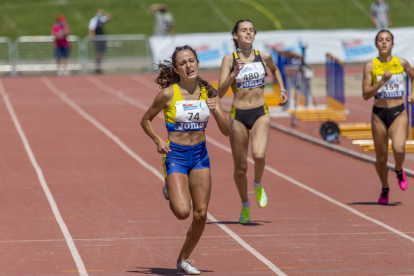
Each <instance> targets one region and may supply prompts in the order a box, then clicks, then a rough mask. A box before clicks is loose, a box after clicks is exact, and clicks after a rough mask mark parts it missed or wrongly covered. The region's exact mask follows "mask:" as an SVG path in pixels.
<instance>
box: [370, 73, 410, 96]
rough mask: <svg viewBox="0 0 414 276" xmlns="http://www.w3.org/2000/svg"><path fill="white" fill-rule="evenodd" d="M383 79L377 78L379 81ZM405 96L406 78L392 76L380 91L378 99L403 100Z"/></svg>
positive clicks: (398, 75)
mask: <svg viewBox="0 0 414 276" xmlns="http://www.w3.org/2000/svg"><path fill="white" fill-rule="evenodd" d="M381 79H382V75H380V76H377V81H380V80H381ZM403 95H404V76H403V75H402V74H395V75H392V77H391V79H389V80H388V81H387V82H386V83H385V84H384V85H383V86H381V87H380V89H378V92H377V95H376V98H378V99H390V98H401V97H402V96H403Z"/></svg>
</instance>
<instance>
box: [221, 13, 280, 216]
mask: <svg viewBox="0 0 414 276" xmlns="http://www.w3.org/2000/svg"><path fill="white" fill-rule="evenodd" d="M232 35H233V39H234V43H235V45H236V49H237V52H234V53H232V54H229V55H227V56H225V57H224V58H223V62H222V65H221V72H220V80H219V87H218V90H217V92H218V94H219V97H223V96H224V95H225V94H226V92H227V90H228V89H229V87H230V86H231V87H232V89H233V92H234V99H233V104H232V108H231V111H230V128H231V133H230V144H231V148H232V153H233V162H234V181H235V182H236V186H237V189H238V191H239V194H240V198H241V201H242V211H241V214H240V219H239V222H240V223H249V222H250V201H249V198H248V196H247V178H246V172H247V150H248V145H249V136H250V135H251V141H252V155H253V159H254V181H253V186H254V191H255V196H256V203H257V204H258V206H259V207H260V208H264V207H265V206H266V205H267V196H266V193H265V191H264V189H263V186H262V176H263V171H264V167H265V154H266V149H267V143H268V140H269V133H270V115H269V114H268V113H269V110H268V108H267V106H266V102H265V98H264V95H263V93H264V85H265V76H266V67H267V68H269V70H270V72H271V73H272V75H273V76H274V78H275V79H276V81H277V82H278V85H279V88H280V91H281V98H282V102H281V103H280V104H279V105H281V106H283V105H285V104H286V103H287V99H288V98H287V94H286V90H285V88H284V85H283V80H282V76H281V75H280V72H279V69H278V68H277V66H276V64H275V63H274V61H273V59H272V56H271V55H270V53H269V52H266V51H257V50H254V49H253V41H254V38H255V35H256V29H255V28H254V25H253V23H252V22H251V21H250V20H248V19H244V20H239V21H238V22H237V23H236V25H235V26H234V28H233V30H232Z"/></svg>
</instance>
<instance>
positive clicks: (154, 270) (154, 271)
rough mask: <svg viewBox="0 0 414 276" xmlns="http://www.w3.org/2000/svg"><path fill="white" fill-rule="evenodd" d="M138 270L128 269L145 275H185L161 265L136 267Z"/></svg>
mask: <svg viewBox="0 0 414 276" xmlns="http://www.w3.org/2000/svg"><path fill="white" fill-rule="evenodd" d="M136 269H137V270H131V271H126V272H130V273H138V274H144V275H183V273H182V272H179V271H178V270H177V269H172V268H159V267H136ZM200 271H201V272H205V273H208V272H213V271H211V270H200Z"/></svg>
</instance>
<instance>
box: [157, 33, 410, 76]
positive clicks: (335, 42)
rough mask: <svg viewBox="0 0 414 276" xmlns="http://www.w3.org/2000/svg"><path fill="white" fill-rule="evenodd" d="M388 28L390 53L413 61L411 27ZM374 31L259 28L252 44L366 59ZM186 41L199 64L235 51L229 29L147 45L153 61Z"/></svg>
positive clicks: (210, 64)
mask: <svg viewBox="0 0 414 276" xmlns="http://www.w3.org/2000/svg"><path fill="white" fill-rule="evenodd" d="M390 31H391V32H392V33H393V35H394V43H395V45H394V49H393V52H392V53H393V55H394V56H397V57H400V58H404V59H406V60H408V62H409V63H410V64H412V65H414V47H413V46H412V41H413V39H412V38H413V37H414V27H407V28H393V29H390ZM377 32H378V31H377V30H374V29H372V30H355V29H343V30H303V31H302V30H283V31H263V32H258V33H257V35H256V39H255V41H254V43H253V47H254V48H255V49H257V50H262V51H269V50H270V49H271V48H277V49H279V50H280V51H293V52H295V53H297V54H302V52H301V45H302V44H304V45H306V46H307V48H306V55H305V61H306V62H307V63H308V64H322V63H325V60H326V54H327V53H329V54H331V55H333V56H335V57H337V58H339V59H340V60H342V61H344V62H366V61H369V60H371V59H373V58H375V57H376V56H378V50H377V48H376V47H375V42H374V40H375V36H376V34H377ZM186 44H188V45H190V46H191V47H193V48H194V49H195V50H196V51H197V55H198V58H199V60H200V67H202V68H217V67H220V66H221V61H222V59H223V57H224V56H225V55H227V54H229V53H231V52H232V51H235V46H234V43H233V40H232V36H231V34H230V32H226V33H199V34H179V35H176V36H152V37H150V45H151V49H152V54H153V59H154V63H156V62H158V61H159V60H162V59H170V58H171V55H172V53H173V51H174V49H175V47H176V46H183V45H186Z"/></svg>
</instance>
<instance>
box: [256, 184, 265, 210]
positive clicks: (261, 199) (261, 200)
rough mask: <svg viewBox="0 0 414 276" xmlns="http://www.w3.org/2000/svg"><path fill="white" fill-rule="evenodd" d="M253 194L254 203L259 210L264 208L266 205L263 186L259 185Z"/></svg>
mask: <svg viewBox="0 0 414 276" xmlns="http://www.w3.org/2000/svg"><path fill="white" fill-rule="evenodd" d="M254 193H255V195H256V203H257V205H259V207H260V208H264V207H266V205H267V196H266V193H265V191H264V189H263V186H262V185H260V186H259V188H254Z"/></svg>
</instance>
